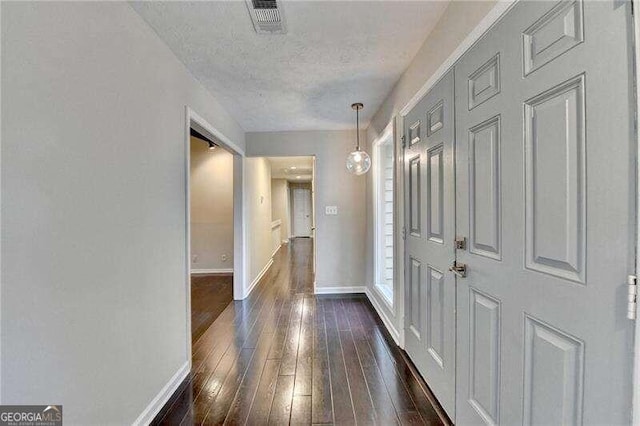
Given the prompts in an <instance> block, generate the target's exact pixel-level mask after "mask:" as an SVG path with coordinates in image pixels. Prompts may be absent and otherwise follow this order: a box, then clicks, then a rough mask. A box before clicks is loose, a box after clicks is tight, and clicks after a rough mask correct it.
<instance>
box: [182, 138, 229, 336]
mask: <svg viewBox="0 0 640 426" xmlns="http://www.w3.org/2000/svg"><path fill="white" fill-rule="evenodd" d="M189 150H190V160H191V161H190V167H189V183H190V188H189V193H190V206H189V207H190V209H189V211H190V215H189V216H190V217H189V223H190V252H191V256H190V275H191V276H190V281H191V290H190V291H191V340H192V342H193V343H195V342H196V341H197V340H198V339H199V338H200V337H201V336H202V334H203V333H204V332H205V331H206V330H207V328H209V326H210V325H211V324H212V323H213V322H214V321H215V320H216V318H218V316H219V315H220V314H221V313H222V311H223V310H224V309H225V308H226V307H227V305H228V304H229V303H230V302H231V301H232V300H233V255H234V245H233V239H234V221H233V154H232V153H231V152H229V151H227V150H226V149H224V148H223V147H222V146H221V144H220V142H219V141H218V142H216V141H215V140H214V138H212V137H207V136H205V135H203V134H202V133H200V132H199V131H197V130H196V129H194V128H191V129H190V147H189Z"/></svg>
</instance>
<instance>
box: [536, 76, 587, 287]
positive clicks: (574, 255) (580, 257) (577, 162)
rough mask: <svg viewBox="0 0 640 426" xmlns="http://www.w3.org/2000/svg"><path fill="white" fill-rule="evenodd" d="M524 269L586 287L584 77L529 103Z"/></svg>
mask: <svg viewBox="0 0 640 426" xmlns="http://www.w3.org/2000/svg"><path fill="white" fill-rule="evenodd" d="M524 115H525V154H526V161H525V169H526V183H525V185H526V188H525V195H526V266H527V268H529V269H533V270H536V271H539V272H544V273H548V274H551V275H555V276H558V277H562V278H565V279H568V280H572V281H577V282H580V283H584V282H585V252H586V247H585V239H586V238H585V233H586V215H585V196H586V192H585V185H586V171H585V107H584V75H579V76H577V77H575V78H573V79H571V80H569V81H567V82H564V83H562V84H560V85H558V86H556V87H554V88H552V89H550V90H547V91H546V92H544V93H542V94H540V95H538V96H536V97H534V98H532V99H530V100H528V101H526V102H525V111H524Z"/></svg>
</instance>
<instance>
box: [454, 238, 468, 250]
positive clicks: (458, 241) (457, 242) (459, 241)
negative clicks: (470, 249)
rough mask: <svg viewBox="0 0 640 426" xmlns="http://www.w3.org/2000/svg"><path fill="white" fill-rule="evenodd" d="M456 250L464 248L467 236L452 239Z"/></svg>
mask: <svg viewBox="0 0 640 426" xmlns="http://www.w3.org/2000/svg"><path fill="white" fill-rule="evenodd" d="M454 243H455V246H456V250H466V248H467V238H466V237H456V239H455V240H454Z"/></svg>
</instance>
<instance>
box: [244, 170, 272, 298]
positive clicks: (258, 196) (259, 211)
mask: <svg viewBox="0 0 640 426" xmlns="http://www.w3.org/2000/svg"><path fill="white" fill-rule="evenodd" d="M245 191H246V193H245V206H246V212H245V214H246V216H245V217H246V221H247V251H248V253H247V264H248V265H249V272H248V278H249V283H251V284H250V286H251V287H250V288H249V289H247V292H248V291H250V290H251V289H252V288H253V286H255V285H256V284H257V278H258V277H259V275H260V273H261V272H262V271H264V269H265V268H266V267H268V266H269V265H270V263H271V260H272V259H271V255H272V254H273V248H272V245H271V244H272V241H271V164H270V163H269V160H267V159H266V158H247V159H246V160H245ZM245 295H246V293H245Z"/></svg>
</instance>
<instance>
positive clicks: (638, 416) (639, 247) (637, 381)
mask: <svg viewBox="0 0 640 426" xmlns="http://www.w3.org/2000/svg"><path fill="white" fill-rule="evenodd" d="M632 6H633V9H634V10H636V13H634V15H633V35H634V39H635V43H634V44H635V45H634V56H635V61H634V63H635V76H634V77H635V89H636V93H635V96H636V99H635V108H636V111H635V115H636V121H637V119H638V114H639V113H640V84H639V83H640V14H639V13H638V12H637V11H638V10H640V0H632ZM635 137H636V265H635V274H638V271H640V216H638V208H640V170H639V167H640V164H638V162H639V161H640V134H639V133H638V126H637V125H636V135H635ZM636 309H637V307H636ZM639 313H640V312H639ZM638 321H639V320H637V319H636V324H635V326H636V327H635V343H634V345H635V347H634V356H633V383H632V386H633V400H632V424H633V425H635V426H640V324H639V323H638Z"/></svg>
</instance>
